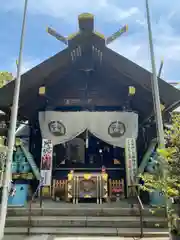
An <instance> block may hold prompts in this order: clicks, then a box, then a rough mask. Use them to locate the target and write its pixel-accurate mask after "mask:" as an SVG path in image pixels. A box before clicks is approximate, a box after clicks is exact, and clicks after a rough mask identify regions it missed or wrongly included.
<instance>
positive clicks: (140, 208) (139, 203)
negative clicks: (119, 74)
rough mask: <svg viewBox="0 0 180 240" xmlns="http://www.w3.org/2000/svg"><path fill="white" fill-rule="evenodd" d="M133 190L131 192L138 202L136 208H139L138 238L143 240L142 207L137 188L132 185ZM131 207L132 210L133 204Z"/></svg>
mask: <svg viewBox="0 0 180 240" xmlns="http://www.w3.org/2000/svg"><path fill="white" fill-rule="evenodd" d="M132 187H133V189H134V190H135V191H133V192H134V193H135V195H136V196H135V197H136V198H137V200H138V206H139V214H140V238H143V237H144V230H143V210H144V206H143V203H142V201H141V198H140V196H139V194H138V191H137V188H136V187H137V186H135V185H132ZM131 207H132V208H133V207H134V204H131Z"/></svg>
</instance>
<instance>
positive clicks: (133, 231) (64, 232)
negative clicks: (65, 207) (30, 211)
mask: <svg viewBox="0 0 180 240" xmlns="http://www.w3.org/2000/svg"><path fill="white" fill-rule="evenodd" d="M5 234H6V235H13V237H14V236H15V235H25V234H27V228H23V227H6V228H5ZM41 234H51V235H55V236H56V237H58V236H59V237H62V236H64V237H65V236H68V237H71V236H73V237H74V236H97V237H98V236H101V237H103V236H110V237H113V236H119V237H140V230H139V229H137V228H114V227H111V228H99V227H96V228H94V227H93V228H91V227H85V228H83V227H81V228H78V227H76V228H73V227H72V228H65V227H64V228H55V227H46V228H44V227H33V228H31V229H30V235H41ZM144 237H149V238H152V239H153V240H155V238H157V237H161V238H166V237H168V230H167V229H161V228H158V229H154V228H146V229H144Z"/></svg>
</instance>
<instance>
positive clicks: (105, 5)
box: [0, 0, 180, 81]
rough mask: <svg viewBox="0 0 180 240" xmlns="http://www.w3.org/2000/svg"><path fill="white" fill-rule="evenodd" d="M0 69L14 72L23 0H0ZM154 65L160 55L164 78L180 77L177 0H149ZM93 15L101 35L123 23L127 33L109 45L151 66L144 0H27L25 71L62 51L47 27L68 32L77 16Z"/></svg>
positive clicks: (179, 78)
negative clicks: (86, 13) (127, 27)
mask: <svg viewBox="0 0 180 240" xmlns="http://www.w3.org/2000/svg"><path fill="white" fill-rule="evenodd" d="M0 2H1V8H0V29H1V31H0V71H1V70H6V71H11V72H13V73H14V74H15V71H16V67H15V61H16V59H17V56H18V49H19V40H20V31H21V23H22V11H23V4H24V0H0ZM149 2H150V7H151V18H152V28H153V37H154V45H155V55H156V63H157V69H158V67H159V64H160V61H161V59H162V58H164V69H163V73H162V74H163V75H162V76H163V78H164V79H165V80H167V81H178V80H180V71H179V68H180V28H179V26H180V1H179V0H173V1H168V0H150V1H149ZM83 12H90V13H93V14H94V15H95V28H96V30H97V31H99V32H101V33H103V34H104V35H105V36H108V35H110V34H111V33H113V32H114V31H116V30H117V29H118V28H119V27H121V26H123V25H124V24H128V25H129V31H128V33H127V34H125V35H124V36H122V37H121V38H119V39H118V40H116V41H114V42H113V43H112V44H111V45H110V46H109V47H110V48H112V49H113V50H115V51H117V52H118V53H120V54H121V55H123V56H125V57H127V58H129V59H130V60H132V61H134V62H136V63H137V64H139V65H141V66H143V67H145V68H147V69H150V66H151V65H150V58H149V46H148V35H147V25H146V15H145V0H138V1H137V0H136V1H135V0H126V1H125V0H76V1H73V0H64V1H61V0H29V4H28V17H27V25H26V38H25V45H24V52H23V72H24V71H27V70H28V69H30V68H32V67H33V66H35V65H37V64H38V63H40V62H42V61H43V60H45V59H47V58H48V57H50V56H52V55H54V54H55V53H57V52H59V51H61V50H62V49H63V48H64V45H63V44H61V43H60V42H58V41H57V40H55V39H54V38H52V37H51V36H49V35H48V34H47V33H46V27H47V26H51V27H53V28H55V29H56V30H57V31H58V32H60V33H61V34H63V35H65V36H67V35H69V34H71V33H73V32H76V31H77V27H78V26H77V16H78V14H80V13H83Z"/></svg>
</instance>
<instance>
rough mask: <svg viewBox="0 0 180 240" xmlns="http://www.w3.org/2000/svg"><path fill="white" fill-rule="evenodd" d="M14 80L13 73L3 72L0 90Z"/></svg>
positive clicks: (1, 73) (0, 79) (0, 73)
mask: <svg viewBox="0 0 180 240" xmlns="http://www.w3.org/2000/svg"><path fill="white" fill-rule="evenodd" d="M12 80H13V75H12V73H9V72H5V71H2V72H0V88H1V87H3V86H4V85H6V84H7V83H8V82H10V81H12Z"/></svg>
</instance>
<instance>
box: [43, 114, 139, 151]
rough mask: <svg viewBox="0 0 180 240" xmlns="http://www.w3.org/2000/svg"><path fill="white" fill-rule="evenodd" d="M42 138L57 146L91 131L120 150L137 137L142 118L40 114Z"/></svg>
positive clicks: (107, 115)
mask: <svg viewBox="0 0 180 240" xmlns="http://www.w3.org/2000/svg"><path fill="white" fill-rule="evenodd" d="M39 122H40V128H41V133H42V137H43V138H46V139H50V140H51V141H52V143H53V145H57V144H60V143H65V142H68V141H70V140H72V139H74V138H75V137H77V136H78V135H79V134H81V133H82V132H84V131H85V130H86V129H88V130H89V131H90V132H91V133H92V134H93V135H94V136H96V137H97V138H99V139H101V140H103V141H104V142H107V143H109V144H111V145H113V146H116V147H121V148H124V147H125V139H126V138H135V139H136V138H137V136H138V115H137V114H136V113H133V112H55V111H47V112H40V113H39Z"/></svg>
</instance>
